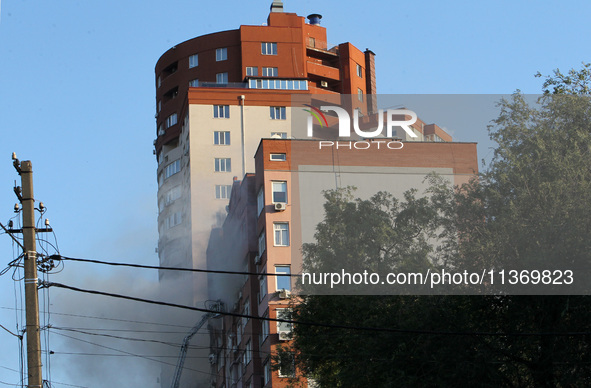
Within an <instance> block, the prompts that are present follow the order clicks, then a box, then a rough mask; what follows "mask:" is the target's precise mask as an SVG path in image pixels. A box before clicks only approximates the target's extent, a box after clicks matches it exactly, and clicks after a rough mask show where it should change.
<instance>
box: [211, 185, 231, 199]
mask: <svg viewBox="0 0 591 388" xmlns="http://www.w3.org/2000/svg"><path fill="white" fill-rule="evenodd" d="M231 193H232V185H215V197H216V198H217V199H227V198H230V194H231Z"/></svg>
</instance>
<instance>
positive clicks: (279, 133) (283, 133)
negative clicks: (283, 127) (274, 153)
mask: <svg viewBox="0 0 591 388" xmlns="http://www.w3.org/2000/svg"><path fill="white" fill-rule="evenodd" d="M273 136H279V138H280V139H287V132H271V137H273Z"/></svg>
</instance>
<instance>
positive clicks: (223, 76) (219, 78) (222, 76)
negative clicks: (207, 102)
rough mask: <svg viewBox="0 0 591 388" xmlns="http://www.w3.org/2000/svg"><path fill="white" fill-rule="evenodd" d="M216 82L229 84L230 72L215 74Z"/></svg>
mask: <svg viewBox="0 0 591 388" xmlns="http://www.w3.org/2000/svg"><path fill="white" fill-rule="evenodd" d="M215 82H217V83H218V84H227V83H228V73H217V74H216V75H215Z"/></svg>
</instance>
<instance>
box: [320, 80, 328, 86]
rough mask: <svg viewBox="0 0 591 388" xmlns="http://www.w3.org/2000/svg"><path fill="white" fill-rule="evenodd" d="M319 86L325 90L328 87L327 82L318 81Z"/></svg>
mask: <svg viewBox="0 0 591 388" xmlns="http://www.w3.org/2000/svg"><path fill="white" fill-rule="evenodd" d="M320 86H322V87H323V88H327V87H328V82H326V81H320Z"/></svg>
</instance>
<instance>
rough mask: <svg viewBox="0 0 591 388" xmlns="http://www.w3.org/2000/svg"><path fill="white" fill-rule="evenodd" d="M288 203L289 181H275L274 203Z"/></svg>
mask: <svg viewBox="0 0 591 388" xmlns="http://www.w3.org/2000/svg"><path fill="white" fill-rule="evenodd" d="M277 202H283V203H287V182H273V203H277Z"/></svg>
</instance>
